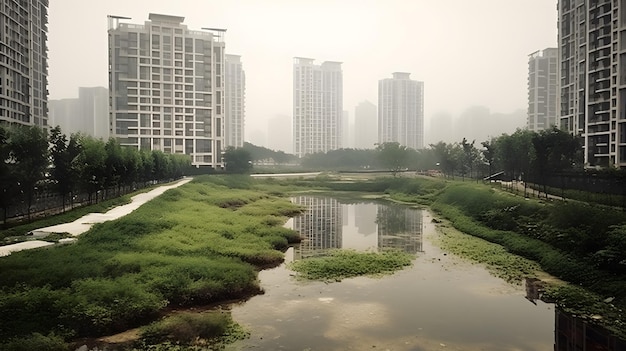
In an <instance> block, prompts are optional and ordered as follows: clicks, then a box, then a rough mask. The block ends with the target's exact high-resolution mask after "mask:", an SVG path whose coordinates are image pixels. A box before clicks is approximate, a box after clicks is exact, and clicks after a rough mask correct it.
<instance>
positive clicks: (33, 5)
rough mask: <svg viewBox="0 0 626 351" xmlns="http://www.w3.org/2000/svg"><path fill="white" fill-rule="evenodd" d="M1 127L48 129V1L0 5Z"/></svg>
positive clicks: (2, 2)
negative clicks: (18, 126)
mask: <svg viewBox="0 0 626 351" xmlns="http://www.w3.org/2000/svg"><path fill="white" fill-rule="evenodd" d="M0 24H1V28H2V29H0V33H1V34H2V35H1V37H0V43H1V44H2V45H1V46H0V124H21V125H30V126H32V125H35V126H40V127H44V128H47V127H48V43H47V39H48V0H30V1H0Z"/></svg>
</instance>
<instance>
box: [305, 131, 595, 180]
mask: <svg viewBox="0 0 626 351" xmlns="http://www.w3.org/2000/svg"><path fill="white" fill-rule="evenodd" d="M582 151H583V150H582V142H581V140H580V138H579V137H577V136H573V135H571V134H569V133H567V132H565V131H562V130H560V129H558V128H556V127H554V128H552V129H548V130H543V131H540V132H538V133H537V132H533V131H529V130H523V129H518V130H517V131H515V132H514V133H513V134H511V135H508V134H502V135H501V136H498V137H495V138H492V139H491V140H487V141H483V142H481V143H480V144H477V143H476V141H475V140H473V141H471V142H470V141H469V140H467V139H466V138H463V140H461V141H459V142H454V143H446V142H443V141H440V142H438V143H436V144H430V145H429V147H428V148H425V149H420V150H414V149H411V148H407V147H405V146H403V145H400V144H399V143H397V142H386V143H381V144H378V145H377V146H376V148H375V149H340V150H332V151H328V152H326V153H316V154H311V155H307V156H305V157H304V158H303V159H302V160H301V162H302V166H304V167H305V168H318V169H336V170H341V169H346V170H348V169H386V170H390V171H392V172H397V171H400V170H405V169H408V170H417V171H428V170H431V171H437V172H441V173H442V174H443V175H444V176H447V177H452V176H460V177H471V178H484V177H486V176H488V175H491V174H494V173H497V172H504V174H505V175H506V177H507V178H508V179H529V178H530V177H531V176H532V177H533V179H534V178H537V177H540V176H542V175H547V174H554V173H556V172H561V171H565V170H572V169H580V170H582V168H583V154H582Z"/></svg>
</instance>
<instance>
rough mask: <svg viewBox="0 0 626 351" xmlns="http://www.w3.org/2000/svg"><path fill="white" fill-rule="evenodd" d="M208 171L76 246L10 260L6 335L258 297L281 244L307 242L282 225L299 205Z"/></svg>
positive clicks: (98, 327)
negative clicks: (263, 273) (262, 276)
mask: <svg viewBox="0 0 626 351" xmlns="http://www.w3.org/2000/svg"><path fill="white" fill-rule="evenodd" d="M200 178H201V179H199V180H194V181H193V182H190V183H187V184H185V185H183V186H181V187H179V188H176V189H170V190H168V191H166V192H165V193H164V194H163V195H162V196H160V197H157V198H156V199H154V200H152V201H149V202H148V203H146V204H144V205H142V206H141V207H140V208H138V209H137V210H135V211H133V212H132V213H130V214H128V215H126V216H124V217H122V218H120V219H118V220H114V221H108V222H104V223H99V224H96V225H94V226H93V227H92V229H91V230H90V231H88V232H87V233H85V234H83V235H81V236H80V238H79V240H77V242H76V243H74V244H73V245H65V246H57V247H53V248H48V249H35V250H26V251H21V252H16V253H13V254H11V255H10V256H7V257H3V258H2V260H0V271H2V278H3V279H2V280H0V326H2V327H0V339H2V340H8V339H10V338H13V337H26V336H28V335H31V334H32V335H35V334H33V333H40V334H41V335H48V334H49V333H51V332H54V333H56V334H55V335H61V336H62V337H64V338H67V339H69V338H73V337H83V336H98V335H104V334H112V333H116V332H119V331H123V330H126V329H128V328H132V327H137V326H140V325H144V324H146V323H149V322H151V321H153V320H154V319H155V318H156V317H157V316H158V315H159V314H161V313H162V311H163V310H164V308H166V307H168V306H169V307H174V306H198V305H205V304H210V303H216V302H221V301H224V300H229V299H237V298H242V297H246V296H250V295H252V294H258V293H259V292H260V291H261V290H260V287H259V285H258V279H257V272H258V270H259V269H260V268H262V267H266V266H275V265H278V264H280V263H281V262H282V261H283V253H282V252H281V251H280V250H282V249H284V248H286V247H287V246H288V244H289V243H290V242H297V241H299V237H298V235H297V233H296V232H295V231H293V230H290V229H287V228H284V227H283V224H284V222H285V221H286V220H287V215H288V214H291V213H295V212H298V211H300V210H301V208H300V207H299V206H297V205H293V204H291V202H290V201H289V200H288V199H286V198H282V199H280V198H276V197H275V196H272V195H269V194H268V193H267V192H265V191H263V190H260V189H252V188H251V187H250V186H249V185H250V183H251V182H250V180H249V179H244V178H237V177H235V179H230V180H229V179H227V178H229V177H220V176H213V177H200ZM230 185H233V186H235V188H230V187H229V186H230ZM224 204H232V205H233V206H231V205H229V206H224ZM40 339H41V338H40Z"/></svg>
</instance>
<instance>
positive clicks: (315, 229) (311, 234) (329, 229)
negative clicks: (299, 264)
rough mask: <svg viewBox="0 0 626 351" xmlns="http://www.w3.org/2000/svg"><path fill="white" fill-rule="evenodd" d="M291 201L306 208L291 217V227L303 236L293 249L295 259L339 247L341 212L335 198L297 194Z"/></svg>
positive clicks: (341, 222)
mask: <svg viewBox="0 0 626 351" xmlns="http://www.w3.org/2000/svg"><path fill="white" fill-rule="evenodd" d="M292 201H293V202H294V203H296V204H298V205H301V206H304V207H306V208H307V210H306V212H305V213H303V214H302V215H300V216H298V217H295V218H294V219H293V229H294V230H296V231H298V232H299V233H300V235H301V236H302V237H303V238H304V240H303V241H302V243H301V244H300V245H299V246H298V247H297V248H296V250H295V253H294V255H295V257H294V258H295V259H300V258H306V257H311V256H316V255H320V254H324V253H325V252H326V251H327V250H328V249H338V248H341V227H342V224H343V219H342V217H343V213H342V209H341V204H339V202H338V201H337V200H336V199H333V198H329V197H310V196H299V197H296V198H293V199H292Z"/></svg>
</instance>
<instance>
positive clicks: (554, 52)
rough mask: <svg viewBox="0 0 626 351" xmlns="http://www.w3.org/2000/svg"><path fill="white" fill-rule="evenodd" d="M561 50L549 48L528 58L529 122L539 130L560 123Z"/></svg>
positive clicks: (533, 128)
mask: <svg viewBox="0 0 626 351" xmlns="http://www.w3.org/2000/svg"><path fill="white" fill-rule="evenodd" d="M558 61H559V50H558V49H556V48H547V49H545V50H543V51H537V52H534V53H532V54H530V56H529V58H528V124H527V127H528V129H529V130H532V131H535V132H539V131H541V130H544V129H549V128H551V127H552V126H557V125H558V112H557V111H558V104H557V103H558V101H557V98H558V77H559V72H558Z"/></svg>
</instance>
